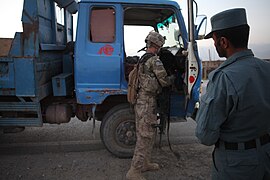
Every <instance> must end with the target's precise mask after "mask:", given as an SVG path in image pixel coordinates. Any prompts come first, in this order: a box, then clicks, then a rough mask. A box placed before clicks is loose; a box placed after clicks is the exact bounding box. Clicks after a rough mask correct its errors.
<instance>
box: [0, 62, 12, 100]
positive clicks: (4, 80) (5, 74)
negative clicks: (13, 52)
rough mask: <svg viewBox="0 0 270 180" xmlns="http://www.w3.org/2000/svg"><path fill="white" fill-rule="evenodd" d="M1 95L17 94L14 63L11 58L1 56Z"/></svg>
mask: <svg viewBox="0 0 270 180" xmlns="http://www.w3.org/2000/svg"><path fill="white" fill-rule="evenodd" d="M0 95H15V80H14V63H13V59H11V58H4V57H3V58H0Z"/></svg>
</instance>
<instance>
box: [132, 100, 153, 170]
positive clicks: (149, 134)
mask: <svg viewBox="0 0 270 180" xmlns="http://www.w3.org/2000/svg"><path fill="white" fill-rule="evenodd" d="M156 106H157V103H156V98H155V96H146V95H139V98H138V99H137V103H136V104H135V118H136V136H137V141H136V146H135V150H134V155H133V159H132V163H131V165H132V166H133V167H134V168H136V169H138V170H141V169H142V167H143V166H144V163H145V161H146V160H150V157H151V152H152V149H153V145H154V140H155V134H156V129H155V128H154V127H153V125H154V124H157V113H156Z"/></svg>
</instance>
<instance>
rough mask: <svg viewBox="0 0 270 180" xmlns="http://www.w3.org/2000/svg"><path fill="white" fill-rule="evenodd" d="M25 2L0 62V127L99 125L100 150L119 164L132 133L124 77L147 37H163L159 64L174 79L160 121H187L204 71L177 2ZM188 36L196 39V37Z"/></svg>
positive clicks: (130, 151)
mask: <svg viewBox="0 0 270 180" xmlns="http://www.w3.org/2000/svg"><path fill="white" fill-rule="evenodd" d="M31 2H32V1H30V0H25V1H24V11H23V12H24V13H23V18H22V21H23V32H22V33H16V35H15V38H14V39H13V41H12V44H11V50H10V51H9V52H8V53H7V56H5V57H0V66H1V68H0V71H1V74H2V76H0V82H1V83H0V110H1V111H0V126H30V125H31V126H42V124H43V123H57V124H60V123H67V122H69V120H70V118H72V117H75V116H76V117H77V119H79V120H81V121H87V120H92V121H93V122H95V120H98V121H101V126H100V136H101V139H102V141H103V143H104V145H105V147H106V148H107V149H108V150H109V151H110V152H111V153H113V154H114V155H116V156H118V157H130V156H131V155H132V154H133V149H134V146H135V142H136V133H135V132H136V131H135V123H134V122H135V117H134V112H133V109H132V107H131V106H130V105H129V103H128V102H127V96H126V95H127V84H128V74H129V72H130V71H131V70H132V68H133V67H134V65H135V64H136V63H137V61H138V59H139V57H140V56H141V55H142V54H143V52H144V47H145V43H144V38H145V37H146V35H147V34H148V33H149V31H151V30H154V31H157V32H159V33H160V34H162V35H163V36H164V37H165V39H166V40H165V45H164V46H163V48H162V49H161V51H160V54H159V57H160V59H161V61H162V62H163V64H164V67H165V69H166V71H167V73H168V74H174V75H175V76H176V80H175V83H174V85H173V86H172V88H171V89H170V93H169V95H168V94H167V95H168V96H167V101H166V103H164V104H165V105H166V107H162V105H161V106H160V107H159V110H160V112H159V115H160V116H159V117H161V115H164V116H170V119H171V120H172V121H183V120H185V119H186V118H187V117H189V116H191V115H192V113H193V112H194V109H195V104H196V103H197V102H198V101H199V92H200V91H199V90H200V84H201V68H202V67H201V61H200V59H199V58H198V52H197V46H196V42H195V40H192V43H191V42H190V38H189V37H188V32H187V29H186V25H185V22H184V18H183V15H182V14H181V10H180V7H179V5H178V4H177V3H176V2H174V1H169V0H150V1H144V0H129V1H125V0H111V1H104V0H81V1H80V2H79V3H78V2H77V1H73V0H69V1H62V0H55V1H54V0H46V1H44V2H46V3H41V2H39V1H35V3H34V6H33V5H32V6H31V7H30V4H31ZM55 4H56V5H57V6H58V7H60V9H63V10H64V16H63V17H64V18H63V19H64V20H63V22H64V23H63V25H60V24H59V23H58V22H56V19H55V15H56V14H55V12H54V10H55ZM48 9H49V10H48ZM77 11H78V12H77ZM76 12H77V13H78V20H77V30H76V32H77V34H76V39H75V42H73V30H72V27H73V19H72V14H74V13H76ZM51 13H52V14H51ZM31 16H32V18H29V17H31ZM204 21H205V19H204V20H203V21H202V22H201V24H203V23H204ZM192 23H193V22H192ZM201 24H199V26H197V27H201ZM192 27H194V26H192ZM192 31H193V32H194V34H195V36H194V37H199V36H198V32H199V29H196V27H194V29H193V28H192ZM130 35H132V36H134V37H135V39H134V38H131V37H130ZM135 40H136V41H135ZM137 40H140V41H137ZM141 41H142V44H141V45H140V46H138V45H137V44H139V42H141ZM22 49H23V51H22ZM131 49H132V50H131ZM134 49H135V50H134ZM190 49H191V50H190ZM136 51H138V52H136ZM24 72H27V73H26V75H25V76H22V74H24ZM25 78H26V79H25ZM22 80H23V81H22ZM29 85H30V87H29ZM7 86H11V87H12V88H7ZM164 91H165V90H164ZM165 97H166V96H165ZM161 104H162V103H161ZM168 107H170V108H169V111H168V110H167V111H162V108H165V109H168ZM29 109H30V110H29ZM33 114H34V115H33Z"/></svg>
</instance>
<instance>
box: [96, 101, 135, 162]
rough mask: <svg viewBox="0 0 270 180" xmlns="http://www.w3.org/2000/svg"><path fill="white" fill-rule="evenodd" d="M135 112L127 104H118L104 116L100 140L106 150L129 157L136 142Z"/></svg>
mask: <svg viewBox="0 0 270 180" xmlns="http://www.w3.org/2000/svg"><path fill="white" fill-rule="evenodd" d="M135 127H136V126H135V114H134V111H133V110H132V109H131V107H130V105H129V104H119V105H117V106H115V107H113V108H112V109H111V110H110V111H109V112H108V113H106V115H105V116H104V118H103V120H102V122H101V126H100V135H101V140H102V142H103V144H104V145H105V147H106V148H107V150H108V151H110V152H111V153H112V154H114V155H115V156H117V157H119V158H130V157H132V155H133V152H134V148H135V144H136V129H135Z"/></svg>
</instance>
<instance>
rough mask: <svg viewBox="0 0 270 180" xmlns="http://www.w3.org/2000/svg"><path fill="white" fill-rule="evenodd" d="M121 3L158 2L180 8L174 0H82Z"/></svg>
mask: <svg viewBox="0 0 270 180" xmlns="http://www.w3.org/2000/svg"><path fill="white" fill-rule="evenodd" d="M85 2H86V3H121V4H158V5H172V6H175V7H177V8H178V9H179V8H180V7H179V5H178V3H177V2H175V1H172V0H147V1H146V0H128V1H127V0H107V1H106V0H105V1H104V0H81V1H80V3H85Z"/></svg>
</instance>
